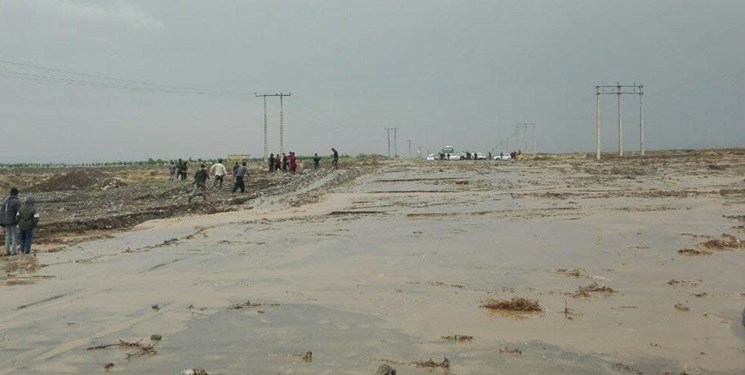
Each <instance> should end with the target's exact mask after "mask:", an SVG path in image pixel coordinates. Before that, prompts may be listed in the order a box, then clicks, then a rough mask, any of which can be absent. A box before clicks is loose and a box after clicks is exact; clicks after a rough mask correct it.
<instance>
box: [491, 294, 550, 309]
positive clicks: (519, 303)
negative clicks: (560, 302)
mask: <svg viewBox="0 0 745 375" xmlns="http://www.w3.org/2000/svg"><path fill="white" fill-rule="evenodd" d="M481 307H483V308H487V309H491V310H502V311H543V308H542V307H541V305H540V304H539V303H538V300H532V299H527V298H522V297H512V299H511V300H494V299H490V300H488V301H486V302H484V303H482V304H481Z"/></svg>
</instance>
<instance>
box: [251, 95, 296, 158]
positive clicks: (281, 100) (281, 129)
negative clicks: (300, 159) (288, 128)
mask: <svg viewBox="0 0 745 375" xmlns="http://www.w3.org/2000/svg"><path fill="white" fill-rule="evenodd" d="M254 95H256V97H261V98H264V160H267V158H268V157H269V141H268V140H267V139H268V137H267V134H268V132H269V131H268V121H267V117H266V98H267V96H279V152H280V153H283V152H285V129H284V97H285V96H291V95H292V93H287V94H284V93H279V94H261V95H259V94H257V93H254Z"/></svg>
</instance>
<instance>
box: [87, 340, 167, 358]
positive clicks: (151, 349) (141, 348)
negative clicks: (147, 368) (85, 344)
mask: <svg viewBox="0 0 745 375" xmlns="http://www.w3.org/2000/svg"><path fill="white" fill-rule="evenodd" d="M114 346H118V347H121V348H137V349H138V350H137V351H136V352H134V353H127V359H130V358H132V357H140V356H143V355H155V354H158V351H156V350H155V344H147V345H145V344H143V343H142V340H140V341H136V342H129V341H124V340H119V343H117V344H101V345H97V346H91V347H89V348H86V350H96V349H106V348H110V347H114Z"/></svg>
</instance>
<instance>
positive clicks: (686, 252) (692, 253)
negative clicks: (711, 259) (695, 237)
mask: <svg viewBox="0 0 745 375" xmlns="http://www.w3.org/2000/svg"><path fill="white" fill-rule="evenodd" d="M678 254H680V255H687V256H697V255H711V251H706V250H696V249H680V250H678Z"/></svg>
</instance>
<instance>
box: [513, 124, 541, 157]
mask: <svg viewBox="0 0 745 375" xmlns="http://www.w3.org/2000/svg"><path fill="white" fill-rule="evenodd" d="M528 129H533V155H536V153H537V151H536V141H535V122H518V123H517V124H515V133H516V134H518V135H519V134H520V132H521V131H522V132H524V133H525V137H524V139H523V142H525V152H528ZM518 139H519V137H518ZM517 147H518V148H520V143H519V141H518V144H517Z"/></svg>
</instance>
